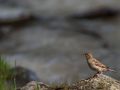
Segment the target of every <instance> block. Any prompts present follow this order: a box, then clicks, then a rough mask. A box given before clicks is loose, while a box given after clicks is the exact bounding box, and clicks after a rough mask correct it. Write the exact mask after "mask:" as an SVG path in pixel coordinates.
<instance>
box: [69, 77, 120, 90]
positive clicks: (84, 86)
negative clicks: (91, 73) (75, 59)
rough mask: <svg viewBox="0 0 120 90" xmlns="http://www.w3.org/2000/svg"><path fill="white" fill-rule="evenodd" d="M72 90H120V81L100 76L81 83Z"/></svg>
mask: <svg viewBox="0 0 120 90" xmlns="http://www.w3.org/2000/svg"><path fill="white" fill-rule="evenodd" d="M70 90H120V81H117V80H115V79H113V78H111V77H109V76H106V75H98V76H96V77H92V78H89V79H86V80H81V81H79V82H78V83H76V84H74V85H73V86H72V87H71V89H70Z"/></svg>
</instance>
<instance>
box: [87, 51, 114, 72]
mask: <svg viewBox="0 0 120 90" xmlns="http://www.w3.org/2000/svg"><path fill="white" fill-rule="evenodd" d="M85 57H86V59H87V63H88V65H89V67H90V68H91V69H93V70H95V71H97V73H100V74H101V73H103V72H106V71H114V70H112V69H110V68H109V67H107V66H106V65H104V64H102V63H101V62H100V61H98V60H97V59H96V58H94V57H93V55H92V53H90V52H88V53H85Z"/></svg>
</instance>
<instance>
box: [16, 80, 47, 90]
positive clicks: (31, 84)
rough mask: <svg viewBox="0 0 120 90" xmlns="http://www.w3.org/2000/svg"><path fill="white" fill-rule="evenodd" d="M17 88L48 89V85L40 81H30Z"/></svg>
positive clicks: (22, 89) (26, 89) (28, 89)
mask: <svg viewBox="0 0 120 90" xmlns="http://www.w3.org/2000/svg"><path fill="white" fill-rule="evenodd" d="M18 90H49V86H48V85H47V84H44V83H42V82H36V81H31V82H29V83H28V84H27V85H25V86H24V87H22V88H20V89H18Z"/></svg>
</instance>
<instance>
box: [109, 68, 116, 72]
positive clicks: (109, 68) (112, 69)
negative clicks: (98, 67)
mask: <svg viewBox="0 0 120 90" xmlns="http://www.w3.org/2000/svg"><path fill="white" fill-rule="evenodd" d="M108 71H112V72H116V71H115V70H113V69H111V68H108Z"/></svg>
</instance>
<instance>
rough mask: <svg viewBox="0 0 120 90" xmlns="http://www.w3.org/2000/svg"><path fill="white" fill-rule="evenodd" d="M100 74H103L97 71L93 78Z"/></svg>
mask: <svg viewBox="0 0 120 90" xmlns="http://www.w3.org/2000/svg"><path fill="white" fill-rule="evenodd" d="M100 74H102V72H97V73H96V74H95V75H94V76H93V78H94V77H97V76H99V75H100Z"/></svg>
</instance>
